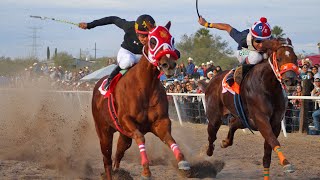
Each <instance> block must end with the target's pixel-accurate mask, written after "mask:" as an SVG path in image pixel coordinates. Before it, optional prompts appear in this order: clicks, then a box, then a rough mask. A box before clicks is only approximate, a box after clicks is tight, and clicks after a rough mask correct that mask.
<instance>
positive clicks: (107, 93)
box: [99, 70, 127, 98]
mask: <svg viewBox="0 0 320 180" xmlns="http://www.w3.org/2000/svg"><path fill="white" fill-rule="evenodd" d="M126 72H127V70H121V71H120V72H119V73H118V74H117V75H116V76H115V77H114V78H113V79H112V80H111V82H110V85H109V88H108V89H107V90H106V89H105V86H106V83H107V82H108V78H107V79H105V80H103V82H102V83H101V85H100V87H99V91H100V93H101V94H102V95H104V97H105V98H108V97H109V96H110V94H112V93H113V92H114V90H115V88H116V85H117V84H118V82H119V80H120V79H121V77H122V76H124V75H125V73H126Z"/></svg>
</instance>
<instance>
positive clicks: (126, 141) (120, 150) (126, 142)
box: [113, 133, 132, 170]
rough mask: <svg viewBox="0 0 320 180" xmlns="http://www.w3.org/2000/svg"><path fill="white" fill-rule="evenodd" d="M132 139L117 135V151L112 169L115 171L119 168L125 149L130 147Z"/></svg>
mask: <svg viewBox="0 0 320 180" xmlns="http://www.w3.org/2000/svg"><path fill="white" fill-rule="evenodd" d="M131 144H132V139H131V138H129V137H127V136H125V135H123V134H121V133H120V135H119V139H118V145H117V151H116V156H115V160H114V161H115V162H114V164H113V169H114V170H116V169H118V168H119V167H120V161H121V159H122V158H123V156H124V153H125V151H126V150H127V149H129V148H130V147H131Z"/></svg>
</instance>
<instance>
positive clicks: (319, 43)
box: [318, 42, 320, 54]
mask: <svg viewBox="0 0 320 180" xmlns="http://www.w3.org/2000/svg"><path fill="white" fill-rule="evenodd" d="M318 53H319V54H320V42H318Z"/></svg>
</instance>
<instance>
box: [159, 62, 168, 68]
mask: <svg viewBox="0 0 320 180" xmlns="http://www.w3.org/2000/svg"><path fill="white" fill-rule="evenodd" d="M161 67H162V68H164V69H167V68H168V67H169V65H168V64H167V63H163V64H161Z"/></svg>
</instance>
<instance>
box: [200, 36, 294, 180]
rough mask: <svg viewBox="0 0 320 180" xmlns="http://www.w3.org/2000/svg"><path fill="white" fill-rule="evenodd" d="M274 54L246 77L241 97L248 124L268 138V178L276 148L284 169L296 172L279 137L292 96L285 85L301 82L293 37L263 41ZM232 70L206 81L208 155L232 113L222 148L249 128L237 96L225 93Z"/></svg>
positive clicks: (265, 154) (265, 148)
mask: <svg viewBox="0 0 320 180" xmlns="http://www.w3.org/2000/svg"><path fill="white" fill-rule="evenodd" d="M263 47H265V48H266V50H267V54H268V56H269V57H270V58H269V59H268V60H267V59H265V60H263V61H262V62H260V63H259V64H256V65H255V66H254V67H253V68H252V69H251V70H250V71H249V72H248V74H247V75H246V76H245V78H244V79H243V80H242V83H241V85H240V97H241V98H242V104H243V107H244V112H245V113H246V116H247V117H248V118H247V119H248V124H249V125H250V127H251V128H252V129H253V130H255V131H256V130H259V131H260V133H261V135H262V136H263V137H264V139H265V141H264V157H263V166H264V177H265V179H268V178H269V167H270V163H271V153H272V150H274V151H275V152H276V153H277V154H278V157H279V159H280V164H281V165H282V166H283V168H284V171H286V172H294V169H293V166H292V165H291V164H290V163H289V161H288V160H287V159H286V158H285V157H284V155H283V153H282V152H281V149H280V143H279V141H278V140H277V137H278V136H279V133H280V130H281V120H282V119H283V117H284V114H285V110H286V107H287V104H288V98H287V96H286V94H285V93H284V90H283V88H285V85H290V86H292V85H295V84H296V83H297V74H298V73H299V72H298V66H297V56H296V54H295V53H294V51H293V47H292V45H291V40H290V39H287V40H286V41H285V42H284V41H283V39H282V40H280V39H274V40H266V41H265V42H263ZM227 73H228V71H224V72H223V73H221V74H219V75H217V76H216V77H214V78H213V79H212V80H211V81H210V82H209V84H205V83H203V82H202V86H203V88H204V89H205V99H206V102H207V103H206V109H207V117H208V120H209V123H208V129H207V131H208V135H209V137H208V141H209V145H208V148H207V155H208V156H212V154H213V150H214V144H213V143H214V141H215V140H216V139H217V131H218V130H219V128H220V126H221V123H222V117H223V116H226V115H227V114H232V115H233V117H234V118H231V119H232V120H230V122H229V128H230V129H229V133H228V136H227V138H226V139H225V140H223V141H222V143H221V147H222V148H226V147H228V146H231V145H232V143H233V137H234V133H235V131H236V130H237V129H239V128H241V129H243V128H245V126H244V125H243V124H242V122H241V121H240V120H239V116H238V115H237V112H236V109H235V105H234V99H233V98H234V97H233V94H231V93H230V92H226V93H222V88H223V87H222V80H223V78H224V76H225V75H226V74H227Z"/></svg>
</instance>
